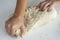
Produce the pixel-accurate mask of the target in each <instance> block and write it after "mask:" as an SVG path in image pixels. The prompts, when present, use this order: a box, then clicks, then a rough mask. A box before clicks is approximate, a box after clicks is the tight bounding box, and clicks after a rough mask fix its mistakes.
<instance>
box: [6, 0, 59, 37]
mask: <svg viewBox="0 0 60 40" xmlns="http://www.w3.org/2000/svg"><path fill="white" fill-rule="evenodd" d="M27 1H28V0H17V4H16V9H15V12H14V15H13V16H12V17H11V18H9V19H8V20H7V21H6V23H5V28H6V31H7V32H8V34H10V35H12V36H14V35H15V32H16V30H17V29H20V30H21V34H20V36H21V37H22V36H23V35H24V34H25V29H26V28H25V25H24V13H25V9H26V6H27ZM57 1H60V0H56V1H52V0H45V1H43V2H41V3H40V4H39V5H37V8H39V9H40V11H44V10H45V9H46V8H47V7H48V11H50V10H51V7H52V6H53V4H54V2H57Z"/></svg>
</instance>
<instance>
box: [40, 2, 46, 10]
mask: <svg viewBox="0 0 60 40" xmlns="http://www.w3.org/2000/svg"><path fill="white" fill-rule="evenodd" d="M45 3H46V2H43V3H41V4H40V5H39V10H41V9H42V8H43V5H44V4H45Z"/></svg>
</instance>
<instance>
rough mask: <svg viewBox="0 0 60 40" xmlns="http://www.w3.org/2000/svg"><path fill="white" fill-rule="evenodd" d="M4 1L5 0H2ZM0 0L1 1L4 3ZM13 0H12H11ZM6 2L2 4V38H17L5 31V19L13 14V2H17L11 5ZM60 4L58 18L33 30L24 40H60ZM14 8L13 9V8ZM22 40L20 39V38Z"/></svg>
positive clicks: (0, 30) (14, 39)
mask: <svg viewBox="0 0 60 40" xmlns="http://www.w3.org/2000/svg"><path fill="white" fill-rule="evenodd" d="M2 1H4V0H2ZM2 1H0V3H2ZM11 1H12V0H11ZM8 3H9V1H8V2H5V4H4V5H3V3H2V5H1V4H0V6H1V7H0V40H17V39H16V38H15V37H11V36H9V35H8V34H7V33H6V31H5V21H6V19H8V18H9V17H8V16H9V15H10V14H12V12H13V9H14V6H13V4H12V3H15V2H14V0H13V1H12V2H11V5H9V4H8ZM59 7H60V6H56V7H55V8H56V10H57V12H58V15H57V18H56V19H55V20H54V21H51V22H50V23H48V24H47V25H44V26H42V27H40V28H38V29H36V30H34V32H31V33H30V34H29V35H27V36H25V37H24V38H22V40H60V8H59ZM12 8H13V9H12ZM18 40H20V39H18Z"/></svg>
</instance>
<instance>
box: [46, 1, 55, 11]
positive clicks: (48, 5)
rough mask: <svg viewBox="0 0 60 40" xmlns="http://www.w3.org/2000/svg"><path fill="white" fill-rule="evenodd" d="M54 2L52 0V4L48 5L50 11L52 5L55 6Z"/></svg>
mask: <svg viewBox="0 0 60 40" xmlns="http://www.w3.org/2000/svg"><path fill="white" fill-rule="evenodd" d="M53 4H54V2H51V4H50V5H48V10H47V11H50V10H51V9H52V7H53V6H54V5H53Z"/></svg>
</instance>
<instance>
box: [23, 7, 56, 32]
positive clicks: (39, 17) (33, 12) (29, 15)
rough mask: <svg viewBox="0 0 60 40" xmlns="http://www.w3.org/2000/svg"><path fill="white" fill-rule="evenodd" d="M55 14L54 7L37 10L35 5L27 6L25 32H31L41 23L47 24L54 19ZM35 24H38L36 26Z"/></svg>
mask: <svg viewBox="0 0 60 40" xmlns="http://www.w3.org/2000/svg"><path fill="white" fill-rule="evenodd" d="M56 16H57V12H56V10H55V9H54V8H52V10H51V11H47V8H46V10H44V11H39V9H38V8H36V7H35V6H32V7H29V8H27V9H26V11H25V16H24V17H25V26H26V32H28V33H29V32H31V31H33V30H34V29H35V28H38V27H40V26H41V25H42V26H43V24H47V23H48V22H50V21H51V20H53V19H55V18H56ZM37 25H39V26H38V27H37Z"/></svg>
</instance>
